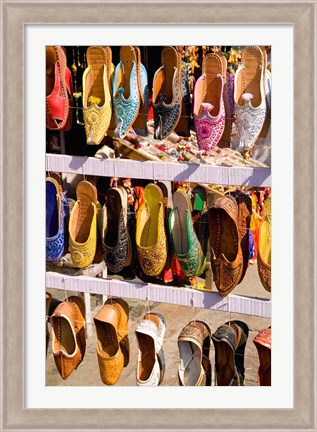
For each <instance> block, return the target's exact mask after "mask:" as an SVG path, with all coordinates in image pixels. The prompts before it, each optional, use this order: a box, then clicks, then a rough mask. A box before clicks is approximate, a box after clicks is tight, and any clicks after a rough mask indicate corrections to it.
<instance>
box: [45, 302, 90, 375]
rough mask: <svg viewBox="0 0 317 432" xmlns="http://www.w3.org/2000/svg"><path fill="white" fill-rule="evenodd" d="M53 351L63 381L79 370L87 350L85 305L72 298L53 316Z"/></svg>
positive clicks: (56, 310) (55, 311)
mask: <svg viewBox="0 0 317 432" xmlns="http://www.w3.org/2000/svg"><path fill="white" fill-rule="evenodd" d="M50 321H51V327H52V351H53V356H54V360H55V364H56V367H57V370H58V372H59V374H60V375H61V377H62V378H63V380H65V379H66V378H68V377H69V375H70V374H71V373H72V372H73V371H74V370H75V369H77V368H78V366H79V365H80V363H81V362H82V360H83V358H84V355H85V350H86V336H85V303H84V301H83V300H82V299H81V298H80V297H76V296H71V297H68V299H66V300H65V301H64V302H62V303H60V304H59V305H58V306H57V308H56V309H55V310H54V312H53V314H52V315H51V320H50Z"/></svg>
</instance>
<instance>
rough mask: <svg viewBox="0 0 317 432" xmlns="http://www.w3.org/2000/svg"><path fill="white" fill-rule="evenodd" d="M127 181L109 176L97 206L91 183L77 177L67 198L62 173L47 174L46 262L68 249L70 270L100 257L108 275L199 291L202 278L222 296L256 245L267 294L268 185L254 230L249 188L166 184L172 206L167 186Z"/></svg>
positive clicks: (235, 282)
mask: <svg viewBox="0 0 317 432" xmlns="http://www.w3.org/2000/svg"><path fill="white" fill-rule="evenodd" d="M127 182H128V183H126V182H124V181H123V182H121V184H120V183H119V181H118V180H117V179H112V183H110V187H108V188H106V190H105V195H104V203H103V202H102V204H100V202H99V201H98V190H97V187H96V185H95V184H94V183H93V182H92V181H87V180H83V181H80V182H79V183H78V184H77V187H76V200H73V202H72V203H71V200H69V199H67V198H66V194H65V193H64V192H63V187H62V180H61V177H60V175H59V174H57V173H50V174H49V176H47V178H46V260H47V261H50V262H55V263H56V262H58V261H60V260H61V259H63V258H62V257H63V256H64V255H66V254H67V256H68V257H69V258H70V261H71V263H72V265H73V266H74V267H76V268H87V267H89V266H91V265H93V264H96V263H100V262H103V261H104V262H105V264H106V267H107V270H108V273H111V274H124V273H125V272H127V271H130V276H131V272H132V274H133V276H137V277H138V278H140V279H141V280H143V281H145V282H156V283H157V282H158V281H160V282H164V283H174V284H175V283H176V284H177V282H179V283H180V284H190V285H191V286H192V287H193V288H199V283H200V282H199V281H201V280H204V281H205V286H206V287H207V286H208V287H211V286H212V282H214V284H215V286H216V288H217V290H218V292H219V294H220V295H221V296H227V295H228V294H229V293H230V292H231V291H232V290H233V289H234V288H235V287H236V286H237V285H238V284H240V283H241V282H242V280H243V278H244V276H245V274H246V271H247V268H248V266H249V262H250V258H252V254H254V249H255V248H256V249H257V266H258V273H259V277H260V280H261V283H262V285H263V287H264V288H265V289H266V290H267V291H271V204H270V202H271V199H270V191H269V190H267V191H266V194H265V200H264V205H263V215H262V217H261V221H260V223H258V224H257V225H256V226H253V227H252V217H253V215H254V209H253V203H254V202H255V201H254V195H255V192H253V191H252V190H250V191H248V192H242V191H241V190H238V189H237V188H233V190H232V189H231V190H230V189H229V190H228V191H227V193H224V191H221V190H220V189H219V188H218V189H217V188H216V187H215V186H210V185H197V184H196V185H189V184H187V183H186V184H185V183H183V184H172V187H173V190H172V205H171V203H170V200H169V196H168V195H169V193H168V187H167V185H166V184H165V183H163V182H157V183H148V184H146V185H145V187H142V186H133V187H132V186H131V181H130V180H129V179H127ZM252 228H253V229H252ZM255 240H256V241H255ZM208 269H209V270H210V271H207V270H208Z"/></svg>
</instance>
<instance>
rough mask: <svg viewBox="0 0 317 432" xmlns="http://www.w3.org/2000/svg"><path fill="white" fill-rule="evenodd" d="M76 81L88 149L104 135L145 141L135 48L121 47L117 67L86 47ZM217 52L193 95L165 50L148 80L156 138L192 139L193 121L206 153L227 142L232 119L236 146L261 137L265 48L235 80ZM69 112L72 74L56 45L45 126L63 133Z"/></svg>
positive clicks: (144, 89) (172, 52)
mask: <svg viewBox="0 0 317 432" xmlns="http://www.w3.org/2000/svg"><path fill="white" fill-rule="evenodd" d="M86 58H87V68H86V69H85V71H84V73H83V77H82V89H83V91H82V101H83V118H84V126H85V132H86V141H87V144H95V145H98V144H100V143H101V142H102V140H103V139H104V137H105V136H106V135H109V136H110V137H116V138H120V139H122V138H125V137H126V136H128V135H129V134H134V135H135V134H136V135H139V136H147V134H148V129H147V120H148V110H149V89H148V76H147V71H146V68H145V67H144V65H143V64H142V62H141V52H140V49H139V48H138V47H135V46H123V47H121V49H120V62H119V63H118V65H117V66H116V67H115V66H114V65H113V63H112V52H111V48H110V47H104V46H90V47H88V49H87V53H86ZM227 66H228V65H227V58H226V57H225V55H224V54H223V53H221V52H217V53H209V54H207V55H206V56H205V57H204V58H203V62H202V75H201V76H200V78H199V79H198V80H197V81H196V83H195V87H194V90H193V103H191V94H190V90H189V86H188V77H187V74H186V72H185V70H184V69H183V68H182V57H181V53H180V52H179V51H178V50H177V49H176V48H174V47H172V46H167V47H165V48H164V49H163V50H162V53H161V67H160V68H159V69H158V70H157V71H156V73H155V75H154V79H153V88H152V105H153V113H154V137H155V139H158V140H161V139H165V138H167V137H169V136H170V135H171V134H172V133H173V132H175V133H177V134H178V135H179V136H182V137H188V136H190V118H191V115H192V116H193V119H194V125H195V131H196V137H197V144H198V147H199V150H200V151H201V152H202V153H208V152H209V151H210V150H212V149H213V148H214V147H215V146H216V145H217V144H218V143H219V142H220V141H222V143H225V144H227V146H228V145H229V144H230V139H231V132H232V123H233V120H234V119H235V122H236V126H237V131H238V135H239V142H240V147H243V148H252V147H253V146H254V144H255V142H256V140H257V139H258V137H259V136H266V133H267V130H268V127H269V123H270V93H271V74H270V72H269V71H268V70H267V54H266V50H265V49H264V47H260V46H247V47H245V48H244V49H243V50H242V52H241V62H240V65H239V67H238V69H237V71H236V73H235V76H234V77H233V76H232V75H231V74H230V73H229V72H228V71H227ZM72 106H73V93H72V74H71V71H70V70H69V69H68V67H67V61H66V54H65V50H64V49H63V48H62V47H61V46H47V47H46V127H47V128H48V129H50V130H63V131H68V130H70V128H71V118H72V113H71V111H72V109H71V108H72Z"/></svg>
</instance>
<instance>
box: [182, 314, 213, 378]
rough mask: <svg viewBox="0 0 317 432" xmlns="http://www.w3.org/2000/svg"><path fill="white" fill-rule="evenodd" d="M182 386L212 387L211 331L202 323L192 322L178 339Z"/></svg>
mask: <svg viewBox="0 0 317 432" xmlns="http://www.w3.org/2000/svg"><path fill="white" fill-rule="evenodd" d="M177 345H178V351H179V356H180V364H179V367H178V379H179V384H180V385H181V386H210V385H211V364H210V359H209V353H210V329H209V327H208V325H207V324H206V323H204V322H202V321H190V322H189V323H188V324H187V325H186V326H185V327H184V328H183V330H182V331H181V333H180V335H179V336H178V339H177Z"/></svg>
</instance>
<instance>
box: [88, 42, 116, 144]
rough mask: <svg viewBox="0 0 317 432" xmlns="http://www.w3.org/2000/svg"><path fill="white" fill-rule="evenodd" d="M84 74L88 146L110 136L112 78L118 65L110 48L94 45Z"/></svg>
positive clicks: (91, 47) (89, 50)
mask: <svg viewBox="0 0 317 432" xmlns="http://www.w3.org/2000/svg"><path fill="white" fill-rule="evenodd" d="M86 56H87V64H88V66H87V68H86V69H85V71H84V74H83V116H84V124H85V131H86V139H87V144H96V145H97V144H100V143H101V141H102V140H103V139H104V137H105V135H106V134H107V131H108V128H109V125H110V121H111V115H112V102H111V90H110V87H111V83H110V80H111V76H112V74H113V70H114V66H113V64H112V53H111V49H110V48H109V47H104V46H90V47H88V49H87V54H86Z"/></svg>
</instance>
